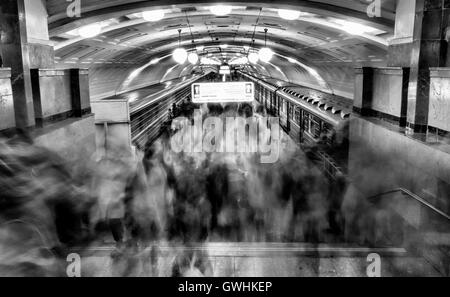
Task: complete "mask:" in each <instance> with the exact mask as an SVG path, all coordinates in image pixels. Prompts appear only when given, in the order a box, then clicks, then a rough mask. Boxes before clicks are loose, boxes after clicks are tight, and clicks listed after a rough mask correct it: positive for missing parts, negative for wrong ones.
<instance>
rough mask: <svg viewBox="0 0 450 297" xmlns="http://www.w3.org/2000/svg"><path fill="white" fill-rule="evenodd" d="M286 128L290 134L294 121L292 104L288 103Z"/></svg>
mask: <svg viewBox="0 0 450 297" xmlns="http://www.w3.org/2000/svg"><path fill="white" fill-rule="evenodd" d="M286 118H287V120H286V128H287V131H288V133H289V132H290V131H291V120H292V103H290V102H287V112H286Z"/></svg>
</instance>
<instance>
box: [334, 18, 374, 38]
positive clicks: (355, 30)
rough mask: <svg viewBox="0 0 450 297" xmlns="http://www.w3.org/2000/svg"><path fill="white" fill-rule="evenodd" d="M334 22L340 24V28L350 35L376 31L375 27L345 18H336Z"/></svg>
mask: <svg viewBox="0 0 450 297" xmlns="http://www.w3.org/2000/svg"><path fill="white" fill-rule="evenodd" d="M335 22H336V23H337V24H339V25H340V26H341V29H342V30H344V31H345V32H347V33H349V34H351V35H363V34H366V33H371V32H374V31H376V29H375V28H372V27H369V26H365V25H362V24H358V23H354V22H349V21H345V20H336V21H335Z"/></svg>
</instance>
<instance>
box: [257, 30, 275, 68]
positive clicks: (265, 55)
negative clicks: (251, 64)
mask: <svg viewBox="0 0 450 297" xmlns="http://www.w3.org/2000/svg"><path fill="white" fill-rule="evenodd" d="M267 31H269V30H268V29H267V28H266V29H264V33H265V36H264V47H263V48H262V49H260V50H259V53H258V55H259V59H260V60H261V61H263V62H265V63H267V62H269V61H270V60H272V57H273V51H272V50H271V49H270V48H268V47H267Z"/></svg>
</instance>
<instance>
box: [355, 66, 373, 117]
mask: <svg viewBox="0 0 450 297" xmlns="http://www.w3.org/2000/svg"><path fill="white" fill-rule="evenodd" d="M373 73H374V71H373V68H370V67H361V68H356V69H355V96H354V102H353V110H354V111H355V112H356V113H359V114H361V115H362V116H369V115H370V110H371V108H372V98H373Z"/></svg>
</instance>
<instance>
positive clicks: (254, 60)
mask: <svg viewBox="0 0 450 297" xmlns="http://www.w3.org/2000/svg"><path fill="white" fill-rule="evenodd" d="M248 60H249V61H250V63H252V64H256V63H258V61H259V55H258V54H257V53H250V54H249V55H248Z"/></svg>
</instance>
